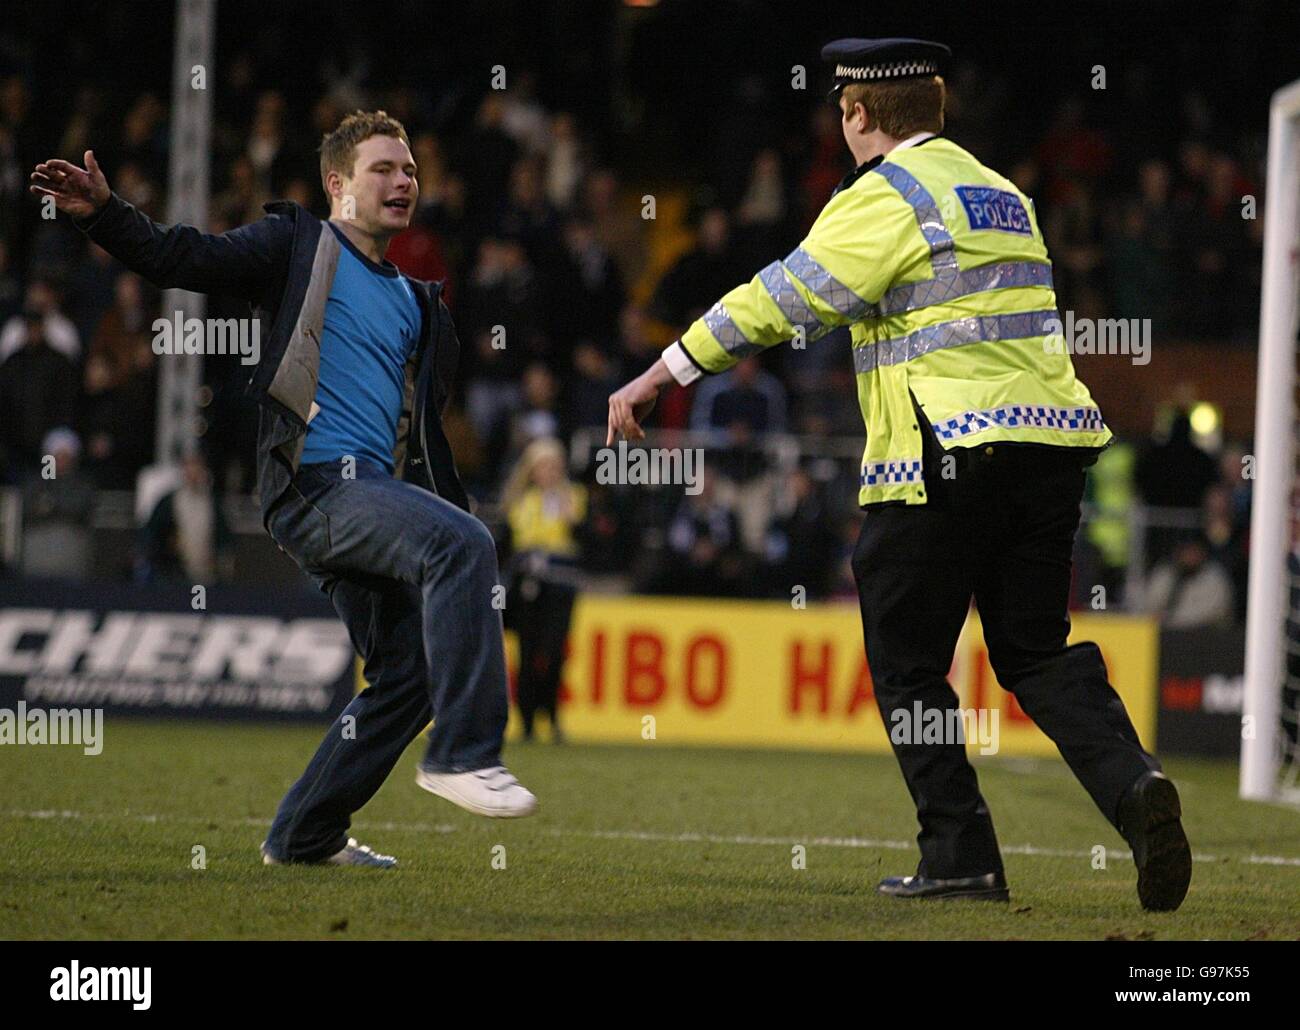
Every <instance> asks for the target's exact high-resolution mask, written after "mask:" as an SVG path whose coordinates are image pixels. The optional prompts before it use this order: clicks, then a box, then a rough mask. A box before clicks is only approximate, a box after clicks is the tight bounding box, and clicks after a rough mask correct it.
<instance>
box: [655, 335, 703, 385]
mask: <svg viewBox="0 0 1300 1030" xmlns="http://www.w3.org/2000/svg"><path fill="white" fill-rule="evenodd" d="M660 356H661V357H662V358H663V359H664V364H665V365H667V366H668V371H669V372H671V373H672V374H673V378H674V379H676V380H677V382H678V383H679V384H680V385H682V386H690V385H691V383H693V382H695V380H697V379H699V378H700V376H702V375H703V374H704V373H703V372H701V371H700V369H699V366H697V365H696V364H695V362H693V361H692V360H691V359H690V358H689V357H687V356H686V351H685V349H684V348H683V347H682V341H681V340H678V341H676V342H675V343H673V344H672V345H671V346H668V347H665V348H664V352H663V354H662V355H660Z"/></svg>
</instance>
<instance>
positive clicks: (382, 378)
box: [302, 223, 420, 474]
mask: <svg viewBox="0 0 1300 1030" xmlns="http://www.w3.org/2000/svg"><path fill="white" fill-rule="evenodd" d="M327 224H328V223H327ZM330 229H331V230H333V232H334V234H335V235H336V236H338V238H339V242H340V243H342V244H343V249H342V251H341V252H340V253H339V263H338V267H337V269H336V270H335V272H334V285H333V286H332V287H330V295H329V300H328V301H327V302H326V305H325V326H324V330H323V332H322V333H321V344H320V381H319V382H318V384H317V386H316V403H317V404H318V405H319V406H320V411H319V412H317V413H316V417H315V418H313V419H312V420H311V422H310V423H309V425H308V426H307V441H306V444H305V445H304V447H303V452H302V464H304V465H308V464H313V463H316V462H335V461H339V460H341V459H343V458H345V457H352V458H355V459H356V460H357V461H368V462H371V463H373V464H375V465H378V466H379V467H380V468H383V469H386V470H387V471H388V472H389V473H390V474H391V473H392V471H393V446H394V444H395V443H396V442H397V420H398V419H399V418H400V417H401V415H402V394H403V392H404V390H405V386H406V361H407V359H408V358H409V357H410V355H411V351H412V349H413V348H414V346H415V341H416V340H417V339H418V337H419V333H420V305H419V303H418V302H417V301H416V299H415V294H414V292H413V291H412V290H411V285H410V283H408V282H407V281H406V277H405V276H403V275H402V274H401V272H399V271H398V270H397V266H396V265H394V264H393V263H392V262H391V261H385V262H384V263H383V264H382V265H379V264H376V263H375V262H373V261H371V260H370V259H369V258H368V257H366V256H365V255H364V254H362V253H361V251H359V250H357V248H356V247H355V246H353V244H352V242H351V241H350V240H349V239H348V238H347V237H346V236H344V235H343V233H342V232H341V231H340V230H339V229H338V228H336V227H335V226H334V225H333V224H330Z"/></svg>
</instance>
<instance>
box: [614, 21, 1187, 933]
mask: <svg viewBox="0 0 1300 1030" xmlns="http://www.w3.org/2000/svg"><path fill="white" fill-rule="evenodd" d="M949 53H950V51H949V50H948V48H947V47H946V46H943V45H942V44H939V43H930V42H926V41H923V40H914V39H875V40H869V39H842V40H838V41H836V42H834V43H831V44H829V45H828V46H826V47H825V48H824V49H823V50H822V57H823V59H824V60H826V61H827V62H828V63H829V64H831V65H832V66H833V68H834V89H833V90H832V93H831V96H832V99H833V100H834V101H836V102H837V103H838V105H839V107H840V111H841V115H842V124H843V130H844V137H845V141H846V142H847V143H848V147H849V150H850V151H851V152H852V153H853V157H854V159H855V161H856V162H857V168H856V170H855V171H853V172H852V173H851V174H850V175H848V176H847V177H846V178H845V179H844V181H843V182H841V183H840V185H839V187H838V188H837V189H836V191H835V193H834V194H833V195H832V197H831V199H830V202H829V203H828V204H827V205H826V207H825V209H824V210H823V211H822V213H821V215H820V216H819V217H818V219H817V221H816V222H815V223H814V225H813V227H812V229H811V230H810V231H809V233H808V236H807V237H806V238H805V240H804V241H803V243H802V244H801V245H800V246H799V247H798V248H797V249H796V250H794V251H793V252H792V253H791V254H790V255H789V256H788V257H786V258H785V259H784V260H782V261H774V262H773V263H772V264H770V265H768V266H767V267H766V268H764V269H763V270H762V271H761V272H759V274H758V275H757V276H755V277H754V279H753V280H751V281H750V282H749V283H747V284H745V285H743V286H739V287H737V288H736V289H734V290H732V291H731V292H730V293H728V294H726V295H725V296H724V297H723V298H722V299H721V300H720V301H719V302H718V303H717V304H715V305H714V306H713V307H712V308H711V309H710V310H709V311H708V312H706V313H705V315H704V316H703V317H702V318H701V319H699V320H698V321H697V322H695V323H694V324H693V325H691V326H690V328H689V329H687V330H686V332H685V333H683V334H682V336H681V338H680V339H679V340H677V341H676V342H675V343H673V344H672V345H671V346H670V347H668V348H667V349H666V350H665V351H664V352H663V355H662V356H661V357H660V359H659V360H658V361H657V362H656V363H655V365H654V366H653V367H652V368H650V369H649V370H648V371H647V372H645V373H644V374H643V375H641V376H640V377H638V378H637V379H635V380H633V381H632V382H630V383H628V384H627V385H626V386H624V387H623V388H622V389H620V390H619V391H618V392H617V393H615V394H614V395H613V396H611V397H610V401H609V436H608V442H610V443H612V442H613V440H614V438H615V437H616V436H617V435H618V434H622V435H624V436H626V437H631V438H635V439H639V438H641V437H642V436H643V435H644V434H643V433H642V431H641V428H640V424H639V423H640V422H641V421H642V420H643V419H644V418H645V416H646V415H647V414H648V413H649V411H650V409H651V408H652V407H653V404H654V401H655V398H656V397H657V395H658V393H659V390H660V389H661V388H662V387H664V386H666V385H667V384H668V383H669V382H672V381H674V380H675V381H676V382H678V383H680V384H682V385H687V384H689V383H692V382H694V381H695V380H697V379H699V378H700V377H701V376H704V375H711V374H714V373H718V372H722V371H724V370H725V369H728V368H730V367H731V366H732V365H734V364H735V363H736V362H737V361H739V360H740V359H741V358H744V357H746V356H748V355H751V354H755V353H757V352H759V351H762V350H764V349H765V348H767V347H770V346H773V345H774V344H777V343H780V342H783V341H787V340H793V341H795V346H796V347H799V346H802V345H803V344H804V343H805V342H807V341H812V340H815V339H816V338H818V337H819V336H821V335H824V334H825V333H827V332H829V331H830V330H832V329H834V328H836V327H838V326H845V325H848V326H850V327H851V337H852V359H853V366H854V370H855V372H856V374H857V392H858V398H859V401H860V404H861V408H862V417H863V421H864V422H865V423H866V429H867V441H866V449H865V452H864V454H863V458H862V467H861V475H860V493H859V503H860V504H861V505H862V507H863V508H865V509H866V517H865V519H864V521H863V525H862V531H861V536H860V538H859V540H858V544H857V547H856V549H855V552H854V556H853V569H854V574H855V578H856V580H857V585H858V593H859V597H860V600H861V608H862V625H863V633H864V637H865V643H866V651H867V660H868V663H869V665H870V668H871V674H872V679H873V681H874V685H875V692H876V698H877V701H878V703H879V706H880V712H881V716H882V718H883V719H884V722H885V726H886V728H887V729H890V730H896V729H897V728H899V727H900V726H904V723H905V722H906V719H907V718H909V717H910V716H911V715H912V714H913V713H915V711H916V709H915V705H916V704H917V703H919V704H920V706H921V708H922V711H923V714H924V713H929V712H934V711H938V712H943V713H948V712H953V711H954V710H955V709H957V708H958V706H959V702H958V699H957V696H956V694H955V693H954V692H953V690H952V687H951V686H950V685H949V684H948V681H947V679H946V676H947V673H948V670H949V668H950V667H951V663H952V657H953V652H954V650H955V647H956V643H957V638H958V635H959V633H960V632H961V628H962V625H963V623H964V622H965V619H966V616H967V613H968V611H969V607H970V602H971V599H972V598H974V600H975V603H976V606H977V607H978V609H979V612H980V616H981V620H982V622H983V627H984V638H985V641H986V643H987V646H988V652H989V660H990V662H991V663H992V665H993V669H994V672H995V673H996V674H997V677H998V682H999V683H1000V684H1001V685H1002V687H1003V688H1004V689H1006V690H1009V691H1011V692H1012V693H1014V694H1015V696H1016V698H1017V700H1018V701H1019V703H1020V705H1021V707H1022V708H1023V709H1024V710H1025V712H1027V713H1028V714H1029V715H1030V717H1031V718H1033V720H1034V721H1035V722H1036V723H1037V724H1038V726H1039V727H1040V728H1041V729H1042V730H1043V731H1044V732H1045V733H1046V734H1047V735H1048V736H1049V737H1051V739H1052V740H1053V741H1054V742H1055V743H1056V745H1057V747H1058V748H1059V749H1060V751H1061V754H1062V756H1063V757H1064V759H1065V761H1066V762H1067V763H1068V764H1069V766H1070V768H1071V769H1072V770H1073V772H1074V774H1075V776H1077V777H1078V779H1079V781H1080V783H1082V784H1083V786H1084V788H1085V789H1086V790H1087V791H1088V793H1089V794H1090V795H1091V796H1092V799H1093V801H1094V802H1095V803H1096V804H1097V806H1098V807H1099V808H1100V809H1101V811H1102V814H1103V815H1105V817H1106V818H1107V819H1108V820H1109V821H1110V822H1111V824H1112V825H1114V826H1115V827H1116V829H1117V830H1119V832H1120V833H1121V834H1122V835H1123V836H1124V837H1125V838H1126V839H1127V840H1128V841H1129V843H1130V844H1131V845H1132V848H1133V854H1134V860H1135V863H1136V865H1137V868H1138V896H1139V899H1140V901H1141V903H1142V905H1143V906H1144V907H1145V908H1148V909H1152V910H1170V909H1175V908H1177V907H1178V906H1179V904H1181V902H1182V900H1183V897H1184V895H1185V894H1186V892H1187V886H1188V883H1189V881H1190V879H1191V850H1190V848H1189V846H1188V843H1187V838H1186V836H1185V835H1184V833H1183V829H1182V825H1181V821H1180V820H1181V810H1180V805H1179V799H1178V794H1177V791H1176V790H1175V789H1174V786H1173V784H1172V783H1171V782H1170V780H1169V779H1167V778H1166V777H1165V776H1164V775H1163V774H1162V773H1161V772H1160V763H1159V762H1158V761H1157V760H1156V759H1155V758H1154V757H1152V756H1151V755H1149V754H1147V752H1146V751H1145V750H1143V748H1142V745H1141V744H1140V743H1139V741H1138V736H1137V733H1136V732H1135V730H1134V729H1133V725H1132V723H1131V722H1130V720H1129V717H1128V714H1127V713H1126V711H1125V710H1124V705H1123V702H1122V701H1121V700H1120V698H1119V696H1118V695H1117V694H1116V693H1115V690H1114V689H1113V688H1112V687H1111V685H1110V683H1109V682H1108V679H1107V674H1106V667H1105V664H1104V662H1103V660H1102V657H1101V653H1100V651H1099V650H1098V649H1097V646H1096V645H1095V644H1092V643H1078V644H1074V645H1072V646H1067V645H1066V636H1067V634H1068V632H1069V625H1070V624H1069V616H1068V614H1067V600H1068V595H1069V585H1070V556H1071V550H1072V546H1073V541H1074V535H1075V532H1076V531H1077V529H1078V524H1079V503H1080V500H1081V498H1082V496H1083V489H1084V479H1085V475H1086V473H1085V469H1086V467H1087V466H1088V465H1089V464H1091V463H1092V462H1094V461H1095V460H1096V456H1097V454H1098V452H1099V451H1100V450H1101V449H1102V448H1104V447H1105V446H1106V445H1107V444H1108V443H1109V441H1110V439H1111V433H1110V431H1109V430H1108V429H1107V428H1106V425H1105V423H1104V422H1103V421H1102V417H1101V412H1100V411H1099V410H1098V408H1097V406H1096V404H1095V403H1094V402H1093V400H1092V397H1091V396H1090V394H1089V393H1088V390H1087V388H1086V387H1085V386H1084V385H1083V383H1081V382H1080V381H1079V380H1078V379H1077V378H1075V375H1074V368H1073V366H1072V364H1071V361H1070V356H1069V353H1068V350H1067V348H1066V347H1064V346H1063V340H1062V338H1061V336H1060V332H1061V324H1060V322H1059V315H1058V312H1057V308H1056V295H1055V293H1054V291H1053V287H1052V265H1051V262H1050V260H1049V258H1048V255H1047V249H1046V247H1045V246H1044V243H1043V236H1042V233H1041V231H1040V230H1039V227H1038V223H1037V220H1036V218H1035V215H1034V209H1033V204H1032V203H1031V202H1030V201H1029V199H1028V198H1027V197H1025V196H1024V194H1022V193H1021V192H1020V191H1019V190H1018V189H1017V188H1016V186H1015V185H1014V184H1013V183H1012V182H1010V181H1009V180H1008V179H1006V178H1004V177H1003V176H1001V175H999V174H998V173H996V172H994V171H992V170H991V169H989V168H985V167H984V166H983V165H982V164H980V163H979V161H977V160H976V159H975V158H974V157H973V156H972V155H971V154H969V153H967V152H966V151H965V150H963V149H962V148H961V147H959V146H957V145H956V144H954V143H952V142H950V141H949V140H946V139H944V138H942V136H941V135H940V133H941V132H942V130H943V112H944V82H943V79H942V77H941V76H940V74H939V73H940V71H941V69H942V63H943V62H944V60H945V59H946V58H947V57H948V55H949ZM942 725H948V726H951V725H953V722H952V721H951V720H950V719H949V718H948V717H947V716H946V715H945V716H944V719H943V722H942ZM951 736H952V737H953V738H955V739H945V741H944V742H942V743H933V742H931V743H926V742H924V741H923V739H922V735H921V734H920V732H919V730H918V731H916V732H913V733H907V732H902V733H899V732H891V742H892V744H893V747H894V752H895V755H896V757H897V758H898V762H899V764H900V766H901V767H902V771H903V777H904V779H905V780H906V782H907V787H908V790H909V791H910V792H911V795H912V799H913V801H914V802H915V804H916V809H917V817H918V820H919V822H920V826H921V830H920V834H919V835H918V838H917V841H918V843H919V845H920V851H921V859H920V864H919V866H918V868H917V871H916V874H915V875H913V876H902V877H891V878H888V879H886V880H884V881H882V882H881V884H880V885H879V888H878V890H879V891H880V892H881V893H884V894H887V895H890V896H893V897H899V898H945V897H968V898H981V899H990V900H999V901H1005V900H1008V890H1007V883H1006V879H1005V876H1004V873H1003V866H1002V859H1001V855H1000V853H999V850H998V844H997V838H996V836H995V834H994V831H993V822H992V819H991V818H990V816H989V811H988V808H987V806H986V805H985V803H984V799H983V798H982V797H981V795H980V791H979V787H978V785H977V783H976V777H975V772H974V770H973V769H972V767H971V765H970V763H969V762H968V761H967V758H966V749H965V746H964V743H963V742H962V740H961V735H960V734H953V735H951Z"/></svg>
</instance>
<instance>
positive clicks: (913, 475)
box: [858, 458, 921, 486]
mask: <svg viewBox="0 0 1300 1030" xmlns="http://www.w3.org/2000/svg"><path fill="white" fill-rule="evenodd" d="M920 481H921V459H920V458H903V459H901V460H899V461H873V462H868V463H867V464H866V465H863V466H862V473H861V474H860V475H859V476H858V483H859V484H860V485H862V486H881V485H882V484H885V483H917V482H920Z"/></svg>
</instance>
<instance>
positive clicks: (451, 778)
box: [415, 765, 537, 819]
mask: <svg viewBox="0 0 1300 1030" xmlns="http://www.w3.org/2000/svg"><path fill="white" fill-rule="evenodd" d="M415 782H416V783H417V784H419V785H420V786H421V787H423V788H424V789H425V790H427V791H428V792H429V793H430V794H437V795H438V797H440V798H446V799H447V800H448V801H450V802H451V803H452V804H453V805H460V807H461V808H464V809H466V810H467V811H470V812H473V813H474V814H475V815H485V816H487V817H488V818H490V819H515V818H518V817H520V816H525V815H532V814H533V813H534V812H535V811H537V798H535V797H534V796H533V794H532V791H530V790H529V789H528V788H527V787H525V786H524V785H523V784H521V783H520V782H519V781H518V780H516V779H515V778H514V776H512V775H511V773H510V770H509V769H507V768H506V767H505V766H504V765H494V766H492V767H491V768H488V769H475V770H473V771H471V772H462V773H436V772H429V771H428V770H426V769H420V770H419V771H418V772H417V773H416V774H415Z"/></svg>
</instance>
